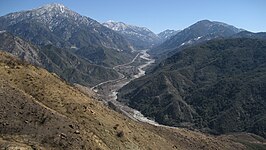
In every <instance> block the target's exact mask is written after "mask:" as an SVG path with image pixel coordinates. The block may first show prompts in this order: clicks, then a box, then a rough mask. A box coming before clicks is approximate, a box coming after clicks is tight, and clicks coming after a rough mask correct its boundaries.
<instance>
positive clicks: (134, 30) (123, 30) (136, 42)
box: [103, 21, 161, 49]
mask: <svg viewBox="0 0 266 150" xmlns="http://www.w3.org/2000/svg"><path fill="white" fill-rule="evenodd" d="M103 25H104V26H106V27H108V28H110V29H112V30H114V31H116V32H118V33H120V34H121V35H123V36H124V37H125V38H126V39H127V40H128V41H129V42H130V43H131V45H133V47H134V48H135V49H148V48H151V47H154V46H155V45H158V44H159V43H161V39H160V37H159V36H158V35H156V34H155V33H153V32H152V31H150V30H149V29H147V28H145V27H138V26H133V25H127V24H125V23H123V22H115V21H107V22H105V23H103Z"/></svg>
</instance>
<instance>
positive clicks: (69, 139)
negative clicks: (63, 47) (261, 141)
mask: <svg viewBox="0 0 266 150" xmlns="http://www.w3.org/2000/svg"><path fill="white" fill-rule="evenodd" d="M81 91H83V92H81ZM84 91H86V89H85V90H84V88H82V89H80V90H79V89H78V88H76V87H72V86H70V85H69V84H67V83H66V82H64V81H62V80H61V79H60V78H58V77H57V76H56V75H55V74H50V73H48V72H47V71H46V70H44V69H41V68H38V67H34V66H31V65H28V64H25V63H24V62H21V61H19V60H18V59H16V58H14V57H12V56H11V55H9V54H6V53H2V52H0V101H1V103H0V106H1V111H0V148H1V149H12V148H13V149H26V148H27V149H103V150H111V149H132V150H133V149H134V150H137V149H162V150H163V149H165V150H170V149H192V150H193V149H195V150H196V149H214V148H215V149H223V150H224V149H245V148H247V147H245V146H244V145H242V144H240V143H238V142H234V140H230V139H229V138H231V137H229V138H228V137H226V136H223V137H214V136H208V135H204V134H202V133H199V132H194V131H189V130H186V129H171V128H164V127H154V126H151V125H147V124H142V123H137V122H134V121H132V120H129V119H128V118H126V117H124V116H123V115H121V114H119V113H117V112H114V111H112V110H110V109H108V108H107V107H106V106H104V105H103V104H102V103H100V102H98V101H97V100H95V99H94V98H93V97H91V96H90V95H89V94H88V93H86V92H84ZM254 142H258V141H254Z"/></svg>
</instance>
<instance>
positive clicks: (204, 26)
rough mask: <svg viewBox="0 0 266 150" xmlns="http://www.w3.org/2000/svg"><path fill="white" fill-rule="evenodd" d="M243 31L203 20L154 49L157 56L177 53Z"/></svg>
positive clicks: (220, 23)
mask: <svg viewBox="0 0 266 150" xmlns="http://www.w3.org/2000/svg"><path fill="white" fill-rule="evenodd" d="M240 31H243V30H242V29H238V28H236V27H234V26H232V25H228V24H225V23H222V22H216V21H209V20H201V21H199V22H197V23H195V24H193V25H191V26H189V27H188V28H186V29H184V30H182V31H180V32H178V33H177V34H176V35H174V36H172V37H171V38H170V39H168V40H166V41H165V42H164V43H162V44H161V45H159V46H158V47H156V48H154V49H153V53H154V54H155V55H160V54H162V53H166V52H167V51H168V52H169V51H173V50H174V51H175V50H176V49H178V48H181V47H184V46H189V45H193V44H197V43H200V42H203V41H207V40H211V39H214V38H223V37H225V38H226V37H230V36H232V35H234V34H236V33H238V32H240Z"/></svg>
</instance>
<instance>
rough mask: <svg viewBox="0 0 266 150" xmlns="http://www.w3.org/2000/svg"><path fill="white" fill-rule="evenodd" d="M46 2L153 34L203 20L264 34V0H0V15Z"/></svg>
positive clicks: (265, 16) (265, 30)
mask: <svg viewBox="0 0 266 150" xmlns="http://www.w3.org/2000/svg"><path fill="white" fill-rule="evenodd" d="M48 3H61V4H64V5H65V6H67V7H68V8H70V9H72V10H74V11H76V12H78V13H79V14H81V15H84V16H88V17H90V18H93V19H95V20H97V21H99V22H105V21H107V20H114V21H122V22H125V23H128V24H132V25H138V26H144V27H147V28H149V29H151V30H152V31H154V32H155V33H158V32H160V31H163V30H165V29H175V30H177V29H184V28H186V27H188V26H189V25H191V24H193V23H195V22H197V21H199V20H203V19H208V20H213V21H220V22H225V23H228V24H231V25H234V26H236V27H239V28H243V29H247V30H249V31H253V32H262V31H263V32H266V0H183V1H180V0H130V1H129V0H65V1H63V0H0V16H3V15H5V14H7V13H10V12H15V11H20V10H28V9H32V8H36V7H40V6H42V5H44V4H48Z"/></svg>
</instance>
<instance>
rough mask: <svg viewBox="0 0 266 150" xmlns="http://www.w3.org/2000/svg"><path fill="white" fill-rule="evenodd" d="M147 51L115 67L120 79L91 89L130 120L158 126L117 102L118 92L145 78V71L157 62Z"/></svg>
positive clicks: (140, 52)
mask: <svg viewBox="0 0 266 150" xmlns="http://www.w3.org/2000/svg"><path fill="white" fill-rule="evenodd" d="M147 51H148V50H141V51H139V53H138V54H137V55H136V56H135V57H134V58H133V59H132V61H130V62H128V63H125V64H122V65H118V66H115V67H113V69H114V70H116V71H117V73H118V74H119V78H118V79H115V80H109V81H105V82H102V83H100V84H98V85H96V86H94V87H92V88H91V89H92V90H93V91H94V92H96V93H97V95H98V96H99V97H101V99H102V100H103V101H104V102H105V103H106V104H109V105H110V104H111V105H113V107H115V109H116V110H117V111H120V112H122V113H123V114H125V115H126V116H128V117H129V118H131V119H133V120H135V121H140V122H146V123H149V124H152V125H156V126H158V125H159V124H158V123H156V122H155V121H153V120H151V119H149V118H147V117H145V116H144V115H142V114H141V112H139V111H138V110H135V109H133V108H130V107H128V106H126V105H124V104H123V103H120V102H119V101H117V91H118V90H119V89H121V88H122V87H123V86H125V85H126V84H128V83H129V82H130V81H132V80H134V79H136V78H139V77H142V76H144V75H145V70H146V69H147V68H148V67H149V66H150V65H152V64H153V63H154V62H155V60H154V59H152V58H151V56H150V55H149V54H148V53H147Z"/></svg>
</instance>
